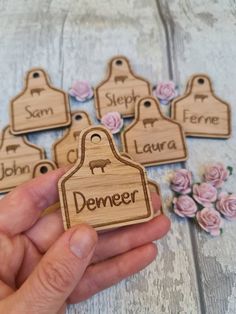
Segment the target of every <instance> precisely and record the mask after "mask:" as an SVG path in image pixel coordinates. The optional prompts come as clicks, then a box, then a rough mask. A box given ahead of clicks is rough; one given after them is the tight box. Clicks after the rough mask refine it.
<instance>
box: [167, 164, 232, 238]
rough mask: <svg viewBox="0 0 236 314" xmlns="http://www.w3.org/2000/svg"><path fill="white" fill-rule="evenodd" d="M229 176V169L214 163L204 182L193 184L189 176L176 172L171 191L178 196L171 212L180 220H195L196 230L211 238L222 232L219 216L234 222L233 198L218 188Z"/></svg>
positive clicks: (230, 171)
mask: <svg viewBox="0 0 236 314" xmlns="http://www.w3.org/2000/svg"><path fill="white" fill-rule="evenodd" d="M231 174H232V168H231V167H228V168H227V169H226V168H225V167H224V165H223V164H222V163H215V164H212V165H209V166H207V167H206V168H205V172H204V175H203V179H204V182H202V183H199V184H193V182H192V181H193V180H192V173H191V172H190V171H188V170H186V169H180V170H177V171H176V172H175V173H174V175H173V178H172V180H171V189H172V190H173V191H174V192H175V193H176V194H177V195H176V197H174V199H173V209H174V212H175V213H176V214H177V215H179V216H180V217H188V218H193V217H195V218H196V220H197V222H198V224H199V226H200V227H201V228H202V229H204V230H205V231H206V232H208V233H210V234H211V235H213V236H217V235H219V234H220V232H221V228H222V218H221V215H222V216H223V217H224V218H226V219H228V220H233V219H236V195H234V194H230V193H226V192H220V193H218V192H219V190H217V189H219V188H221V187H222V185H223V183H224V182H225V181H226V180H227V179H228V177H229V175H231Z"/></svg>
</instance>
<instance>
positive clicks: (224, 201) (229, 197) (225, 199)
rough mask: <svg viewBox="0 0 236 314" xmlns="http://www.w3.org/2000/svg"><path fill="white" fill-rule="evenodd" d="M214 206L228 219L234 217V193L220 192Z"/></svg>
mask: <svg viewBox="0 0 236 314" xmlns="http://www.w3.org/2000/svg"><path fill="white" fill-rule="evenodd" d="M216 208H217V209H218V211H219V212H220V213H221V214H222V215H224V217H225V218H227V219H228V220H234V219H236V195H234V194H228V193H221V194H220V195H219V200H218V202H217V203H216Z"/></svg>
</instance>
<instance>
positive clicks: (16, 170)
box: [0, 126, 45, 193]
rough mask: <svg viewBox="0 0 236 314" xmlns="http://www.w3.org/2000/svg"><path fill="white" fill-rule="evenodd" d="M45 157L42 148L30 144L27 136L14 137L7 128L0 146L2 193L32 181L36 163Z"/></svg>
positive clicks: (0, 183) (0, 187) (0, 188)
mask: <svg viewBox="0 0 236 314" xmlns="http://www.w3.org/2000/svg"><path fill="white" fill-rule="evenodd" d="M44 157H45V153H44V150H43V149H42V148H40V147H38V146H36V145H34V144H32V143H30V142H28V140H27V139H26V137H25V136H14V135H13V134H11V132H10V128H9V126H8V127H6V128H5V129H4V130H3V132H2V142H1V146H0V192H1V193H2V192H8V191H10V190H12V189H13V188H15V187H16V186H18V185H19V184H21V183H24V182H26V181H28V180H30V179H32V177H33V172H34V165H35V163H36V162H37V161H40V160H41V159H43V158H44Z"/></svg>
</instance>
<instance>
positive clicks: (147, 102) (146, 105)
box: [144, 100, 151, 108]
mask: <svg viewBox="0 0 236 314" xmlns="http://www.w3.org/2000/svg"><path fill="white" fill-rule="evenodd" d="M144 106H145V107H146V108H149V107H151V102H150V101H148V100H147V101H145V102H144Z"/></svg>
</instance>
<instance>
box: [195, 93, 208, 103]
mask: <svg viewBox="0 0 236 314" xmlns="http://www.w3.org/2000/svg"><path fill="white" fill-rule="evenodd" d="M206 98H208V96H207V95H200V94H197V95H194V100H198V99H200V100H201V102H203V101H204V100H205V99H206Z"/></svg>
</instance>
